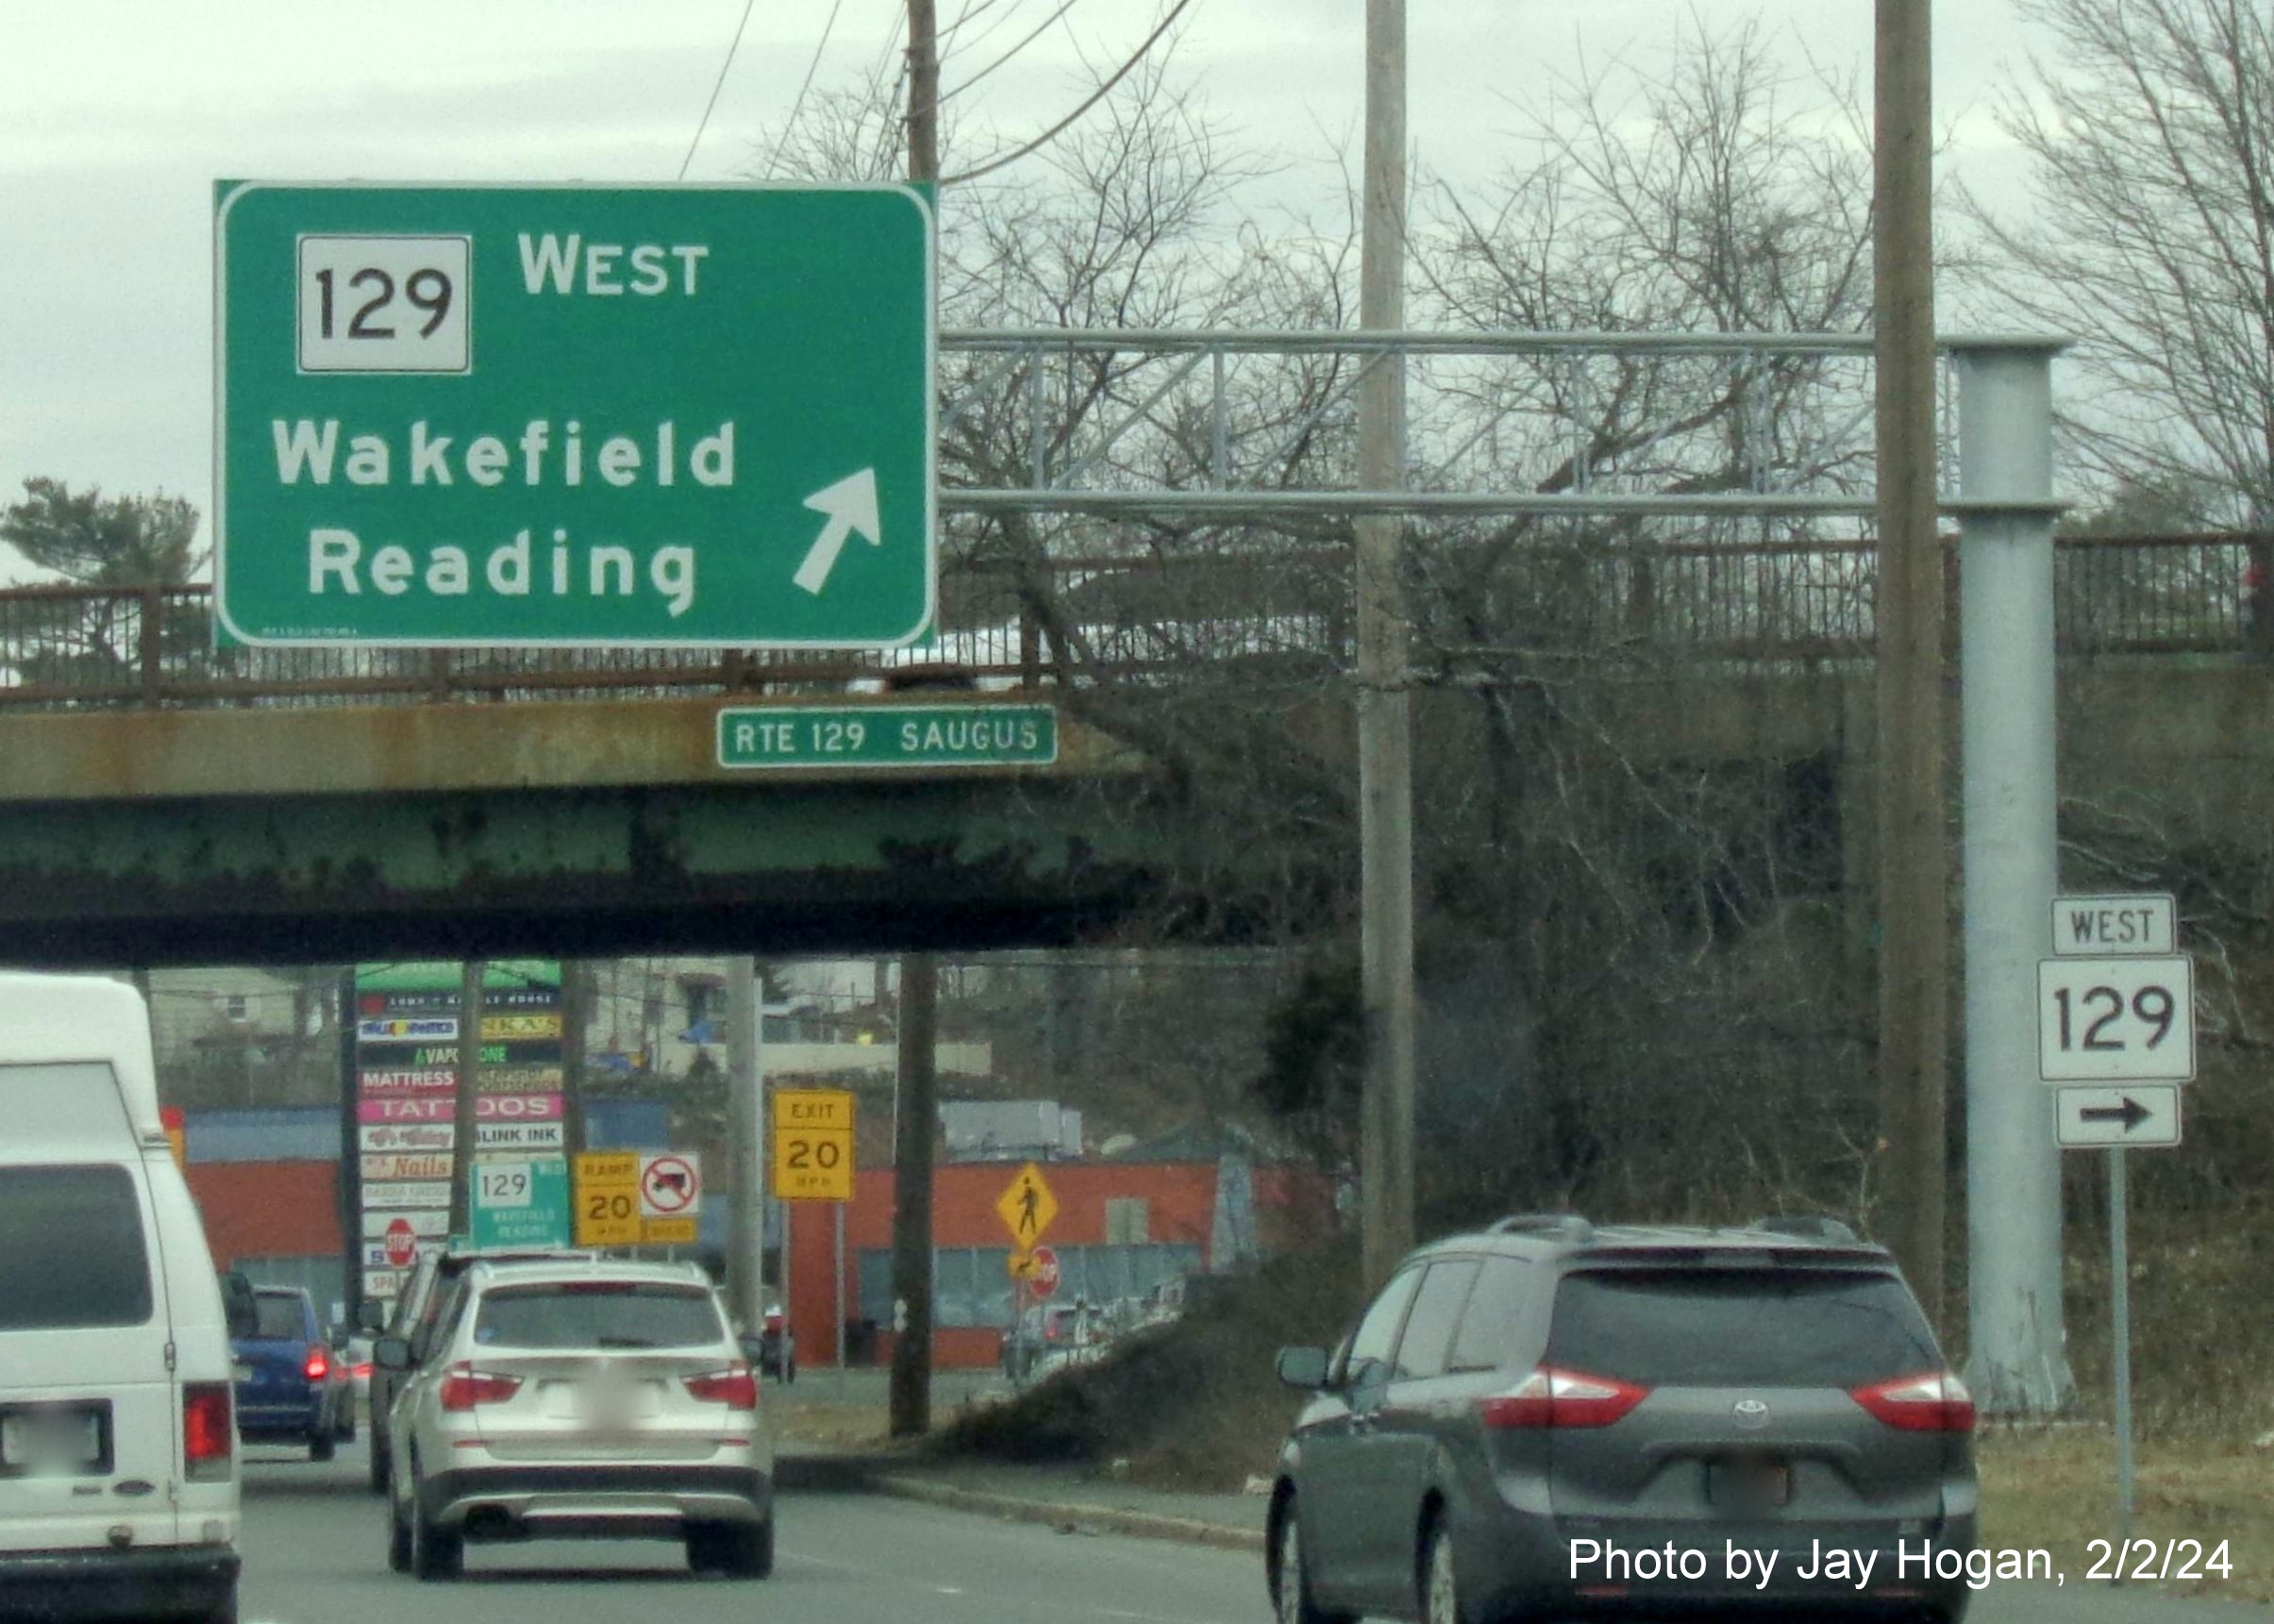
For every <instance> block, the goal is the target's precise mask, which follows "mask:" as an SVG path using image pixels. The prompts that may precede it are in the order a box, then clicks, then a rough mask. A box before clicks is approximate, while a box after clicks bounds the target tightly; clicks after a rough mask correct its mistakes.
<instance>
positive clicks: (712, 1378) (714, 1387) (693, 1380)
mask: <svg viewBox="0 0 2274 1624" xmlns="http://www.w3.org/2000/svg"><path fill="white" fill-rule="evenodd" d="M687 1397H688V1398H693V1399H694V1401H695V1402H696V1403H698V1404H724V1405H726V1406H727V1409H729V1410H755V1409H757V1408H758V1378H757V1377H755V1376H753V1375H751V1374H750V1367H749V1366H748V1365H747V1364H729V1365H727V1368H726V1369H724V1370H712V1371H710V1372H708V1373H706V1374H704V1375H701V1376H690V1377H688V1378H687Z"/></svg>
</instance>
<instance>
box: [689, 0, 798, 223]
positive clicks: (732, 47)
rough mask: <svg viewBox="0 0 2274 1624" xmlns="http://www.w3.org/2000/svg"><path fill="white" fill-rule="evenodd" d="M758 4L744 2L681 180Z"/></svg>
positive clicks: (753, 0) (755, 2)
mask: <svg viewBox="0 0 2274 1624" xmlns="http://www.w3.org/2000/svg"><path fill="white" fill-rule="evenodd" d="M757 4H758V0H743V20H742V21H741V22H739V23H737V24H735V25H734V38H733V39H732V40H731V41H729V42H727V59H726V60H725V61H723V62H721V63H720V64H719V65H718V83H716V84H714V85H712V86H711V99H710V100H709V101H708V102H705V103H704V104H703V117H702V121H701V122H700V123H699V124H697V125H696V126H694V140H693V141H691V142H688V143H687V156H686V157H685V158H682V159H679V174H678V178H679V179H681V180H684V179H686V178H687V166H688V165H689V164H691V163H693V162H694V149H695V148H696V147H698V146H700V145H702V144H703V132H704V131H705V130H707V129H709V128H710V127H711V109H714V108H716V107H717V106H718V93H719V92H721V91H723V90H725V89H726V88H727V70H728V69H730V68H732V67H733V66H734V53H735V52H737V51H739V50H741V49H742V44H743V30H744V28H747V27H748V26H749V25H750V12H751V8H753V7H755V6H756V5H757ZM831 15H834V13H831Z"/></svg>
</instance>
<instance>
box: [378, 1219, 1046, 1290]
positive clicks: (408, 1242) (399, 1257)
mask: <svg viewBox="0 0 2274 1624" xmlns="http://www.w3.org/2000/svg"><path fill="white" fill-rule="evenodd" d="M417 1252H418V1237H417V1235H415V1234H414V1233H412V1232H411V1229H410V1219H409V1218H397V1219H395V1221H394V1222H393V1223H392V1224H389V1225H388V1226H387V1263H388V1265H389V1266H390V1267H392V1268H398V1269H401V1268H409V1267H410V1260H411V1258H412V1257H413V1256H415V1255H416V1254H417ZM1050 1278H1051V1279H1053V1280H1056V1279H1057V1278H1058V1270H1057V1269H1056V1268H1055V1267H1053V1268H1052V1269H1051V1271H1050Z"/></svg>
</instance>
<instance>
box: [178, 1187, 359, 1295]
mask: <svg viewBox="0 0 2274 1624" xmlns="http://www.w3.org/2000/svg"><path fill="white" fill-rule="evenodd" d="M183 1172H184V1175H185V1176H186V1177H187V1178H188V1179H189V1180H190V1194H191V1195H192V1197H195V1199H196V1201H197V1210H198V1212H199V1214H201V1215H202V1216H203V1217H204V1219H205V1225H206V1245H207V1246H208V1247H211V1248H212V1252H213V1266H214V1267H215V1268H224V1269H226V1268H230V1267H233V1266H234V1265H235V1264H236V1262H237V1260H238V1259H239V1258H241V1257H250V1258H312V1257H335V1258H336V1257H338V1256H340V1255H341V1247H340V1192H339V1169H338V1168H337V1167H336V1166H334V1165H333V1164H331V1163H329V1162H192V1163H191V1164H190V1165H189V1166H188V1167H186V1168H185V1169H183Z"/></svg>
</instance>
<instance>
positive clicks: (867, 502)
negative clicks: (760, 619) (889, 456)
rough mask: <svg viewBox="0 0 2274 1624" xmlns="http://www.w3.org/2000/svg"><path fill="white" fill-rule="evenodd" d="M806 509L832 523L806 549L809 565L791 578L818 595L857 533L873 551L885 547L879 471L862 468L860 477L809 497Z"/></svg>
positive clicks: (805, 563) (845, 479) (847, 480)
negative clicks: (879, 520) (879, 518)
mask: <svg viewBox="0 0 2274 1624" xmlns="http://www.w3.org/2000/svg"><path fill="white" fill-rule="evenodd" d="M806 506H807V507H809V508H811V509H812V510H813V511H815V512H817V513H827V514H828V516H829V522H828V524H826V525H824V526H822V527H821V534H820V535H818V536H816V537H815V538H814V539H813V544H812V545H811V547H808V548H807V549H806V561H805V562H804V563H802V564H799V565H798V566H797V574H796V575H794V576H793V577H792V579H793V580H794V581H796V583H797V584H798V585H799V586H801V587H803V588H804V589H805V590H806V591H808V592H810V593H813V594H816V595H818V594H820V592H821V589H822V588H823V587H825V586H828V584H829V572H830V571H831V570H833V569H835V568H836V567H837V555H838V554H840V553H842V552H844V544H845V540H846V538H847V537H849V536H850V535H851V534H852V533H853V532H854V531H855V530H859V531H860V532H861V534H862V535H863V536H865V537H867V538H868V544H869V545H871V546H872V547H873V546H880V545H882V544H883V542H884V536H883V533H882V531H881V529H880V528H879V527H878V524H877V471H876V469H874V468H863V469H861V472H860V473H858V474H848V475H846V476H845V477H844V478H842V479H840V480H838V481H837V483H836V484H834V485H831V486H828V488H826V489H824V490H820V491H816V492H814V493H813V494H811V496H808V497H807V498H806Z"/></svg>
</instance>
